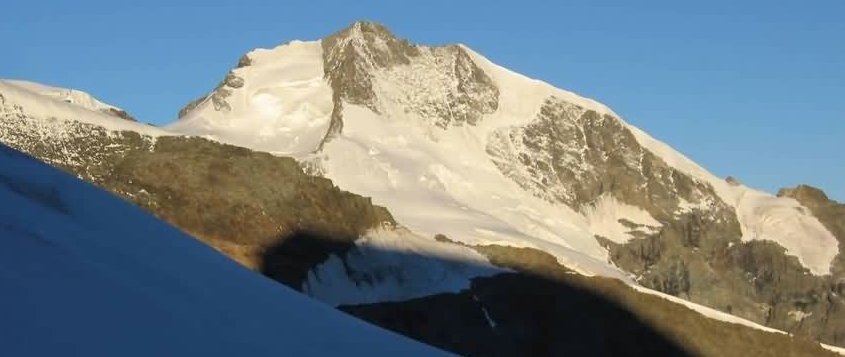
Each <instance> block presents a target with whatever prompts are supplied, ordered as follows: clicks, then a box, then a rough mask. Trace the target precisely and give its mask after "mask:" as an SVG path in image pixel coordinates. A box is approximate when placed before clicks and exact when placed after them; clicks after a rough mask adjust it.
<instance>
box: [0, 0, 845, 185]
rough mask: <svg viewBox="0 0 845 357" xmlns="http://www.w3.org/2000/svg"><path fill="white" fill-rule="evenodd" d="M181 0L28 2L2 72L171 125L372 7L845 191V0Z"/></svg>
mask: <svg viewBox="0 0 845 357" xmlns="http://www.w3.org/2000/svg"><path fill="white" fill-rule="evenodd" d="M176 3H177V1H158V0H148V1H125V2H123V1H81V0H80V1H15V0H13V3H12V4H7V5H4V11H3V12H2V13H0V36H2V48H3V50H2V55H0V77H2V78H16V79H28V80H33V81H38V82H43V83H47V84H52V85H58V86H65V87H74V88H79V89H82V90H85V91H89V92H91V93H92V94H94V95H95V96H97V97H99V98H101V99H103V100H104V101H107V102H109V103H111V104H115V105H117V106H120V107H123V108H125V109H126V110H127V111H129V112H130V113H132V114H134V115H135V116H136V117H138V118H139V119H141V120H143V121H148V122H153V123H158V124H161V123H167V122H169V121H171V120H173V119H174V118H175V116H176V113H177V112H178V110H179V108H181V106H182V105H184V104H185V103H187V102H188V101H190V100H191V99H194V98H195V97H198V96H200V95H202V94H204V93H205V92H207V91H208V90H210V89H211V88H213V87H214V86H215V85H216V84H217V83H218V82H219V81H220V80H221V79H222V77H223V76H224V75H225V73H226V72H227V71H228V70H229V69H230V68H231V67H232V66H233V65H234V64H235V62H236V61H237V59H238V58H239V57H240V56H241V55H242V54H243V53H245V52H247V51H249V50H251V49H253V48H256V47H272V46H275V45H278V44H280V43H283V42H286V41H288V40H292V39H316V38H320V37H324V36H326V35H328V34H330V33H332V32H334V31H336V30H338V29H340V28H343V27H345V26H347V25H348V24H350V23H351V22H353V21H355V20H361V19H368V20H374V21H377V22H381V23H383V24H385V25H387V26H388V27H390V28H391V29H392V30H393V31H394V32H395V33H396V34H397V35H398V36H400V37H405V38H409V39H411V41H412V42H416V43H423V44H443V43H452V42H461V43H464V44H467V45H468V46H470V47H471V48H473V49H475V50H476V51H478V52H480V53H482V54H484V55H485V56H487V57H488V58H490V59H491V60H493V61H494V62H497V63H498V64H500V65H503V66H505V67H508V68H510V69H512V70H515V71H517V72H521V73H523V74H526V75H528V76H531V77H534V78H539V79H543V80H545V81H547V82H550V83H552V84H554V85H556V86H558V87H562V88H565V89H569V90H572V91H575V92H577V93H580V94H582V95H585V96H588V97H592V98H595V99H598V100H600V101H602V102H604V103H606V104H608V105H609V106H610V107H612V108H613V109H614V110H615V111H616V112H617V113H619V114H620V115H622V116H623V117H624V118H625V119H626V120H628V121H629V122H631V123H633V124H634V125H636V126H639V127H640V128H642V129H644V130H646V131H647V132H649V133H651V134H652V135H654V136H655V137H657V138H659V139H661V140H663V141H665V142H667V143H669V144H670V145H672V146H673V147H675V148H677V149H678V150H680V151H681V152H683V153H685V154H686V155H687V156H689V157H691V158H692V159H694V160H696V161H697V162H699V163H700V164H702V165H703V166H705V167H706V168H708V169H709V170H711V171H712V172H714V173H715V174H717V175H720V176H727V175H732V176H735V177H737V178H739V179H740V180H741V181H743V182H745V183H746V184H748V185H751V186H754V187H758V188H762V189H764V190H767V191H770V192H775V191H776V190H777V189H778V188H779V187H783V186H793V185H796V184H798V183H808V184H812V185H815V186H819V187H821V188H823V189H825V191H827V192H828V194H829V195H830V196H831V197H832V198H834V199H837V200H839V201H840V202H842V201H845V21H843V20H842V17H843V16H845V15H843V14H845V1H840V0H829V1H824V0H820V1H813V2H799V1H792V2H787V1H774V2H772V1H766V2H763V1H741V2H740V1H724V2H723V1H708V2H687V1H683V2H681V1H649V2H639V3H640V4H634V2H632V1H619V2H608V1H583V2H581V1H578V2H574V1H573V2H568V1H567V2H564V1H546V2H532V1H518V2H496V1H466V2H457V1H418V2H414V3H411V2H409V1H395V2H386V1H354V2H353V1H330V2H329V1H306V2H303V1H297V2H282V1H248V0H241V1H218V2H213V1H202V2H192V1H180V2H178V4H176ZM808 4H812V6H809V5H808Z"/></svg>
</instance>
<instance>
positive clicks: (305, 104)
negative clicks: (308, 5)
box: [167, 41, 333, 157]
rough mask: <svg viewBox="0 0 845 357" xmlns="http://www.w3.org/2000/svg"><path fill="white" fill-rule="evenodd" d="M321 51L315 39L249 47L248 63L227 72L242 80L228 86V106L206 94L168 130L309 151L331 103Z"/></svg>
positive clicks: (321, 134)
mask: <svg viewBox="0 0 845 357" xmlns="http://www.w3.org/2000/svg"><path fill="white" fill-rule="evenodd" d="M322 53H323V50H322V47H321V46H320V41H310V42H301V41H293V42H290V43H288V44H285V45H282V46H278V47H276V48H274V49H269V50H267V49H257V50H255V51H252V52H250V53H248V54H247V56H249V58H250V59H251V60H252V63H251V64H250V65H249V66H246V67H241V68H236V69H234V70H233V71H232V73H233V74H234V75H235V76H237V77H239V78H241V79H243V82H244V85H243V86H242V87H240V88H228V87H227V90H231V94H230V95H229V96H228V97H226V98H225V100H226V102H227V103H228V104H229V106H230V107H231V108H230V109H225V108H221V109H219V110H218V109H216V108H215V107H214V103H213V101H212V100H211V99H210V98H206V99H205V101H204V102H202V104H200V105H199V106H198V107H196V108H195V109H194V110H192V111H190V113H189V114H188V115H186V116H185V117H183V118H182V119H180V120H178V121H176V122H174V123H173V124H171V125H169V126H168V127H167V129H168V130H170V131H172V132H174V133H181V134H188V135H196V136H203V137H206V138H209V139H213V140H218V141H222V142H226V143H230V144H234V145H238V146H244V147H249V148H252V149H255V150H259V151H267V152H271V153H276V154H281V155H289V156H294V157H298V156H302V155H304V154H308V153H311V152H313V151H314V150H315V149H317V147H318V146H319V144H320V142H321V141H322V139H323V137H324V136H325V134H326V131H327V130H328V127H329V123H330V119H331V112H332V106H333V105H332V90H331V88H330V87H329V84H328V82H327V81H326V80H325V78H324V76H323V74H324V73H323V58H322Z"/></svg>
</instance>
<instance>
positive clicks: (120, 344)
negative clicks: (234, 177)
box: [0, 146, 440, 356]
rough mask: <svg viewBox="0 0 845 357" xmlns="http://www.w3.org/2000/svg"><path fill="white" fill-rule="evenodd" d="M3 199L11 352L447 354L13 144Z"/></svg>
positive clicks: (3, 322)
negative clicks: (282, 279)
mask: <svg viewBox="0 0 845 357" xmlns="http://www.w3.org/2000/svg"><path fill="white" fill-rule="evenodd" d="M0 202H2V205H0V241H2V243H3V249H0V291H2V299H1V300H2V303H0V346H2V349H3V352H2V353H3V354H4V355H10V356H46V355H57V354H69V355H87V356H93V355H104V356H116V355H121V356H128V355H137V356H159V355H183V356H184V355H214V356H218V355H228V356H232V355H248V356H269V355H275V356H284V355H294V356H298V355H329V354H331V355H336V354H339V353H341V352H342V353H353V354H362V355H372V354H375V355H406V354H412V355H436V354H439V353H440V352H439V351H437V350H435V349H433V348H431V347H428V346H425V345H422V344H420V343H417V342H413V341H411V340H408V339H406V338H404V337H400V336H398V335H395V334H393V333H390V332H387V331H384V330H381V329H379V328H377V327H374V326H372V325H368V324H365V323H363V322H361V321H358V320H356V319H354V318H351V317H349V316H346V315H344V314H342V313H339V312H338V311H336V310H334V309H332V308H330V307H329V306H326V305H323V304H321V303H318V302H316V301H312V300H310V299H308V298H306V297H305V296H302V295H299V294H297V293H295V292H293V291H292V290H289V289H288V288H286V287H283V286H281V285H279V284H276V283H274V282H271V281H270V280H268V279H266V278H264V277H261V276H259V275H257V274H254V273H253V272H250V271H248V270H246V269H244V268H242V267H240V266H238V265H237V264H235V263H234V262H232V261H230V260H229V259H227V258H225V257H223V256H222V255H220V254H219V253H217V252H215V251H213V250H211V249H210V248H208V247H206V246H204V245H203V244H201V243H199V242H197V241H194V240H193V239H191V238H190V237H188V236H186V235H184V234H182V233H180V232H179V231H177V230H175V229H174V228H172V227H170V226H168V225H166V224H165V223H163V222H161V221H159V220H157V219H155V218H154V217H152V216H150V215H149V214H147V213H145V212H143V211H141V210H140V209H139V208H136V207H134V206H131V205H130V204H128V203H126V202H124V201H121V200H120V199H118V198H116V197H112V196H110V195H108V194H106V193H105V192H102V191H100V190H98V189H96V188H94V187H93V186H90V185H88V184H86V183H83V182H80V181H78V180H76V179H73V178H71V177H70V176H67V175H66V174H64V173H60V172H59V171H58V170H56V169H53V168H50V167H48V166H47V165H44V164H41V163H37V162H35V161H34V160H32V159H30V158H29V157H26V156H24V155H22V154H20V153H18V152H15V151H13V150H11V149H8V148H7V147H5V146H2V147H0Z"/></svg>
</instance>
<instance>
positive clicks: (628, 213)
mask: <svg viewBox="0 0 845 357" xmlns="http://www.w3.org/2000/svg"><path fill="white" fill-rule="evenodd" d="M583 211H584V215H585V216H586V217H587V221H588V222H589V227H590V230H591V231H592V232H593V233H594V234H596V235H600V236H602V237H604V238H607V239H610V240H611V241H613V242H616V243H625V242H627V241H629V240H631V239H634V238H637V237H636V236H635V235H633V234H632V233H635V232H642V233H645V234H653V233H656V232H657V231H658V230H659V229H660V227H661V226H662V225H661V224H660V222H658V221H657V220H655V219H654V217H652V216H651V215H650V214H649V213H648V212H646V211H645V210H644V209H642V208H639V207H636V206H631V205H628V204H625V203H622V202H619V200H617V199H616V198H615V197H613V196H611V195H606V194H605V195H601V196H599V198H598V199H597V200H596V201H595V202H593V203H592V204H591V205H589V206H587V207H585V208H584V210H583ZM622 219H624V220H627V221H629V222H631V223H634V224H637V225H640V226H639V227H636V228H631V227H626V226H625V225H623V224H622V223H620V222H619V220H622Z"/></svg>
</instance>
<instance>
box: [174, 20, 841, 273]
mask: <svg viewBox="0 0 845 357" xmlns="http://www.w3.org/2000/svg"><path fill="white" fill-rule="evenodd" d="M335 36H337V35H335ZM344 36H345V37H342V36H341V38H340V39H333V40H332V41H334V42H332V44H331V45H330V46H333V47H331V48H332V51H333V52H331V53H326V52H325V51H326V47H327V45H326V41H327V40H326V39H324V40H322V42H321V41H313V42H297V41H295V42H292V43H289V44H286V45H282V46H279V47H277V48H274V49H271V50H255V51H253V52H251V53H249V54H248V57H249V58H250V59H251V61H252V64H250V65H248V66H245V67H239V68H236V69H234V70H233V71H232V73H231V74H230V76H229V77H227V80H226V81H224V83H223V84H221V87H218V89H217V90H216V91H215V92H214V93H213V94H211V95H209V96H208V97H206V98H205V99H204V100H202V101H201V102H200V104H199V105H198V106H196V108H194V109H193V110H191V111H189V112H188V113H187V114H186V115H185V117H184V118H182V119H181V120H179V121H178V122H176V123H174V124H172V125H171V126H169V128H168V129H169V130H173V131H175V132H178V133H187V134H192V135H202V136H206V137H210V138H213V139H216V140H220V141H224V142H229V143H233V144H236V145H242V146H247V147H250V148H253V149H256V150H263V151H268V152H273V153H277V154H283V155H291V156H294V157H297V158H298V159H301V160H303V161H305V162H307V163H309V164H310V165H311V166H313V167H316V168H318V170H319V171H321V172H322V174H324V175H325V176H326V177H328V178H330V179H331V180H332V181H333V182H335V183H336V184H337V185H338V186H339V187H340V188H342V189H344V190H348V191H351V192H355V193H358V194H361V195H365V196H371V197H373V199H374V202H375V203H376V204H379V205H383V206H386V207H387V208H388V209H390V211H391V212H392V213H393V215H394V216H395V218H396V219H397V221H398V222H399V223H401V224H402V225H404V226H406V227H408V228H409V229H411V230H412V231H414V232H416V233H419V234H422V235H425V236H433V235H435V234H445V235H446V236H448V237H449V238H450V239H453V240H456V241H460V242H465V243H469V244H505V245H512V246H530V247H536V248H540V249H542V250H544V251H547V252H550V253H552V254H554V255H555V256H556V257H558V258H559V259H560V260H561V262H562V263H563V264H565V265H567V266H569V267H572V268H574V269H577V270H579V271H581V272H583V273H586V274H600V275H609V276H616V277H622V278H625V274H623V273H622V272H621V271H620V270H619V269H617V268H616V267H614V266H613V265H612V264H610V263H608V253H607V251H606V250H605V248H603V247H602V246H601V245H600V244H599V242H598V241H597V240H596V239H595V235H601V236H603V237H606V238H608V239H609V240H611V241H614V242H618V243H622V242H626V241H628V240H630V239H632V238H633V237H634V236H635V235H636V234H637V232H634V231H631V230H630V229H629V228H626V226H623V225H621V224H620V223H619V222H620V219H621V220H625V221H628V222H630V223H632V224H636V225H639V226H640V227H641V228H639V229H640V231H641V232H646V233H647V232H653V231H655V230H657V229H659V228H660V226H661V224H660V223H659V222H657V221H655V219H654V217H652V216H651V215H650V214H649V213H648V212H646V211H644V210H643V209H642V208H639V207H636V206H631V205H628V204H625V203H622V202H619V201H618V200H616V199H615V198H614V197H604V198H602V199H601V200H597V201H596V202H593V203H591V205H588V206H583V207H572V206H571V205H567V204H563V203H561V202H555V201H554V200H548V199H543V196H544V195H546V194H548V193H549V192H551V191H552V190H554V187H550V188H549V189H548V190H549V192H532V191H531V190H528V189H525V187H523V186H521V185H520V184H518V183H517V182H515V180H514V179H513V178H512V177H508V176H507V175H505V174H504V173H503V172H502V170H501V169H500V168H498V167H497V166H496V165H495V164H494V162H493V160H492V159H491V155H492V153H491V150H492V151H496V150H513V149H514V148H510V147H498V146H497V145H499V144H498V143H492V142H491V137H493V135H494V134H496V133H497V132H499V131H502V130H508V129H511V128H520V127H524V126H526V125H529V124H530V123H532V121H534V120H535V118H536V117H537V116H538V113H540V111H541V108H542V107H543V105H544V103H545V101H547V99H548V98H556V100H559V101H561V102H563V103H566V104H567V105H571V106H573V108H578V109H577V110H581V111H585V110H592V111H595V112H596V113H599V115H605V114H606V115H609V116H611V117H612V118H614V120H618V121H619V122H620V123H622V125H623V126H624V127H625V128H627V129H628V130H630V131H631V132H632V133H633V135H634V137H636V140H637V141H638V142H639V145H641V146H642V147H643V148H645V150H647V151H649V152H650V153H652V154H654V155H655V156H657V157H659V158H660V159H662V160H663V161H665V163H666V164H668V165H669V166H670V167H672V168H673V169H675V170H677V171H679V172H682V173H684V174H686V175H688V176H690V177H692V178H693V180H695V181H696V182H699V183H702V184H704V185H710V186H712V188H713V191H715V192H716V194H717V195H718V198H720V199H721V201H724V203H725V204H727V205H728V206H729V207H731V208H732V209H734V210H735V211H736V213H737V217H738V219H739V222H740V224H741V228H742V234H743V239H747V240H751V239H764V240H771V241H774V242H776V243H778V244H780V245H782V246H783V247H785V248H786V249H787V251H788V253H789V254H791V255H794V256H796V257H798V259H799V260H800V261H801V262H802V264H804V266H806V267H807V268H809V269H810V271H811V272H813V273H815V274H826V273H828V272H829V269H830V264H831V261H832V260H833V258H834V257H835V256H836V254H837V253H838V243H837V241H836V239H835V237H833V235H832V234H831V233H830V232H828V231H827V230H826V229H825V227H824V226H822V224H821V223H820V222H819V221H818V220H817V219H816V218H815V217H813V216H812V215H810V214H808V213H807V212H805V211H804V210H801V209H800V208H799V207H800V205H799V204H798V203H797V202H796V201H795V200H793V199H789V198H777V197H774V196H772V195H770V194H767V193H762V192H759V191H756V190H753V189H750V188H747V187H745V186H742V185H731V184H728V183H727V182H725V181H724V180H722V179H720V178H718V177H716V176H714V175H712V174H711V173H709V172H707V171H706V170H704V169H702V168H701V167H700V166H698V165H697V164H695V163H693V162H692V161H690V160H689V159H687V158H686V157H684V156H683V155H682V154H680V153H678V152H677V151H675V150H673V149H672V148H670V147H668V146H667V145H665V144H663V143H661V142H659V141H657V140H655V139H653V138H651V137H650V136H648V135H647V134H645V133H643V132H642V131H640V130H639V129H637V128H635V127H633V126H631V125H629V124H627V123H625V122H624V121H622V120H621V119H619V117H618V116H617V115H616V114H615V113H613V112H612V111H611V110H610V109H608V108H607V107H606V106H604V105H602V104H600V103H597V102H595V101H593V100H590V99H586V98H582V97H580V96H578V95H576V94H574V93H571V92H567V91H564V90H561V89H557V88H554V87H553V86H551V85H549V84H547V83H544V82H541V81H537V80H534V79H530V78H527V77H524V76H522V75H519V74H516V73H514V72H511V71H509V70H507V69H505V68H502V67H500V66H497V65H495V64H493V63H492V62H490V61H489V60H487V59H486V58H484V57H483V56H481V55H479V54H477V53H475V52H473V51H472V50H470V49H468V48H466V47H463V46H451V47H450V46H445V47H440V48H433V47H432V48H429V47H425V46H417V47H413V48H410V49H409V47H402V46H403V45H402V44H399V45H396V44H395V43H393V42H391V41H392V40H391V39H387V40H385V39H384V38H381V37H379V35H378V34H376V35H375V38H373V36H374V35H372V34H370V33H364V32H362V31H360V25H355V26H353V27H352V28H351V29H349V30H346V32H345V33H344ZM391 46H397V47H395V48H394V47H391ZM396 48H399V49H396ZM379 51H381V52H379ZM403 51H406V52H407V51H411V52H414V56H413V57H412V59H411V60H406V59H405V57H403V56H404V53H403ZM340 55H344V56H347V57H350V56H351V57H352V58H354V59H355V61H352V62H343V61H338V60H336V58H335V57H333V56H340ZM461 56H464V57H461ZM409 58H411V57H409ZM455 58H457V59H455ZM390 61H394V62H395V63H392V62H390ZM449 61H453V62H449ZM470 61H471V62H472V63H473V64H474V66H477V68H478V69H479V72H483V74H484V75H483V76H487V77H489V79H490V81H491V83H492V85H494V86H495V88H496V90H497V92H496V93H495V94H496V98H495V99H496V100H497V105H495V106H494V107H493V108H494V110H491V111H489V112H484V113H485V114H483V116H482V117H481V118H480V119H477V120H474V121H473V122H469V121H467V123H469V124H463V123H461V122H458V121H457V119H455V118H463V117H464V116H466V114H467V111H462V112H453V110H465V108H466V107H467V105H466V102H467V101H469V102H472V101H478V102H482V104H486V102H483V101H484V100H486V99H488V98H487V97H485V95H488V94H489V92H483V91H477V93H480V94H477V95H476V96H473V93H470V95H469V96H468V97H467V98H460V97H456V96H457V95H458V94H459V93H461V91H466V90H467V89H466V88H464V87H462V86H464V85H465V84H464V83H462V82H460V81H459V79H460V75H461V74H466V73H465V72H466V71H471V70H473V69H472V68H470V69H465V68H464V67H466V66H464V67H462V66H463V65H464V64H466V63H467V62H470ZM326 63H333V66H334V67H332V68H328V69H327V68H324V66H325V64H326ZM350 63H351V65H350ZM385 63H387V64H385ZM450 66H451V67H450ZM470 67H471V66H470ZM462 71H463V72H462ZM336 72H340V73H341V74H340V75H338V74H336ZM233 75H234V78H235V80H234V81H232V80H230V79H231V78H233ZM332 76H334V77H332ZM467 76H468V77H470V78H476V77H478V76H480V75H479V74H478V73H476V72H472V73H470V74H469V75H467ZM332 78H334V80H335V82H332V81H331V80H332ZM350 78H351V79H350ZM341 80H350V81H352V80H354V81H352V82H343V83H347V84H348V83H353V84H355V85H357V84H360V83H362V82H366V83H368V85H369V86H370V87H368V88H363V89H360V88H352V89H349V88H345V87H344V88H333V87H332V85H335V87H338V83H341ZM230 82H232V83H234V86H233V85H232V83H230ZM226 83H229V84H226ZM481 83H486V82H484V81H482V82H481ZM333 89H334V90H335V92H334V97H333V92H332V90H333ZM470 89H472V88H470ZM338 90H345V91H346V92H342V93H341V92H338ZM347 92H355V94H354V96H350V95H348V93H347ZM456 93H458V94H456ZM456 98H457V99H456ZM333 100H334V101H336V102H337V103H335V106H334V109H332V101H333ZM444 103H448V105H445V104H444ZM454 103H457V104H454ZM484 108H485V109H490V106H489V105H488V106H486V107H484ZM332 110H336V111H338V112H335V113H334V115H335V117H336V118H342V125H341V126H338V127H342V130H339V132H340V133H339V134H338V135H334V134H335V133H330V132H329V131H330V127H331V120H332V119H331V118H330V117H331V115H332ZM444 112H445V114H444ZM473 113H474V112H473ZM444 117H445V122H446V124H444ZM449 118H452V119H453V120H452V121H451V122H450V121H449ZM326 137H328V138H329V139H330V140H325V139H324V138H326ZM571 149H572V150H575V151H577V150H581V149H580V148H571ZM517 159H518V157H514V158H513V160H514V161H515V160H517ZM576 168H577V167H576ZM580 169H582V170H587V171H588V170H590V167H589V166H584V167H581V168H580ZM521 174H525V175H527V176H530V175H528V173H519V172H517V173H516V174H515V175H517V176H518V175H521ZM567 194H568V193H567V192H564V191H561V192H560V195H561V196H566V195H567ZM709 203H712V202H708V201H706V200H703V201H702V202H695V203H690V202H686V203H685V204H682V205H680V207H679V208H678V210H677V212H678V213H681V212H683V211H684V210H688V209H692V208H695V207H702V208H706V206H707V204H709Z"/></svg>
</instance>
